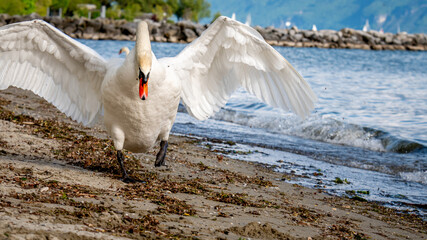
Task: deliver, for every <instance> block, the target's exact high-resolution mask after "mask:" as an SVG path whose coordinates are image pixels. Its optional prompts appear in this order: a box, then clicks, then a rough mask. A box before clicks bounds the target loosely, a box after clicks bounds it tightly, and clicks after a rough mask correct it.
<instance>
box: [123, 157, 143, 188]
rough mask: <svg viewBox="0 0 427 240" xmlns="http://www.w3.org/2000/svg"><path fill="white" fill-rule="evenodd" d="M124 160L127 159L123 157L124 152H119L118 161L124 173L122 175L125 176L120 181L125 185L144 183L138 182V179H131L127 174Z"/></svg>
mask: <svg viewBox="0 0 427 240" xmlns="http://www.w3.org/2000/svg"><path fill="white" fill-rule="evenodd" d="M124 159H125V157H124V156H123V153H122V151H121V150H117V161H119V165H120V170H121V171H122V175H123V177H122V179H120V180H122V181H123V182H125V183H136V182H142V181H140V180H137V179H134V178H131V177H129V175H128V174H127V172H126V169H125V165H124V162H123V161H124Z"/></svg>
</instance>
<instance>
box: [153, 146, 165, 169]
mask: <svg viewBox="0 0 427 240" xmlns="http://www.w3.org/2000/svg"><path fill="white" fill-rule="evenodd" d="M167 149H168V141H161V142H160V151H159V153H157V157H156V162H155V163H154V166H156V167H160V166H166V161H165V158H166V150H167Z"/></svg>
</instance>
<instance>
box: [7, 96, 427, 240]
mask: <svg viewBox="0 0 427 240" xmlns="http://www.w3.org/2000/svg"><path fill="white" fill-rule="evenodd" d="M0 100H1V101H0V104H1V105H0V107H1V111H0V116H1V119H0V129H1V131H0V140H1V141H0V143H1V144H0V153H1V154H0V166H1V168H0V189H1V191H0V195H1V197H0V235H2V236H6V237H7V238H8V237H10V238H13V237H16V238H19V237H21V238H29V237H33V238H34V237H36V238H37V237H38V238H41V237H45V238H49V239H50V238H54V237H57V238H63V237H64V236H66V237H67V238H68V239H81V238H85V239H113V238H114V239H117V238H123V239H129V238H131V239H152V238H157V239H167V238H180V239H194V238H200V239H239V237H242V238H251V239H309V238H311V239H337V238H340V239H389V238H394V239H407V238H409V239H423V238H426V237H427V231H426V229H427V228H426V226H427V223H426V222H425V221H423V220H422V219H420V218H419V217H417V216H414V215H411V214H404V213H399V212H398V211H397V210H394V209H390V208H387V207H383V206H380V205H378V204H376V203H372V202H364V201H360V200H357V199H349V198H343V197H336V196H331V195H329V194H326V193H324V192H323V191H321V190H316V189H309V188H305V187H301V186H300V185H297V184H290V183H286V182H285V181H283V180H282V179H284V178H287V177H291V176H288V175H286V174H283V173H278V172H274V171H272V170H270V169H268V168H265V167H263V166H262V165H260V164H256V163H251V162H244V161H241V160H233V159H229V158H227V157H225V156H223V155H218V154H216V153H214V152H212V151H210V150H208V149H205V148H203V147H201V146H200V145H199V141H197V140H195V139H191V138H187V137H182V136H171V139H170V145H169V149H168V155H167V161H168V163H169V166H168V167H162V168H154V166H153V163H154V159H155V154H156V151H155V150H154V151H151V152H150V153H147V154H132V153H129V152H127V153H126V160H125V161H126V166H127V168H128V169H129V172H130V173H131V174H132V175H133V176H134V177H136V178H138V179H140V180H142V181H143V183H138V184H124V183H123V182H121V181H120V174H119V168H118V165H117V163H116V159H115V154H114V153H115V152H114V149H113V148H112V147H111V142H110V141H109V140H107V139H105V138H106V137H107V135H106V133H105V131H104V130H103V127H102V126H101V125H97V126H95V127H94V128H85V127H83V126H81V125H78V124H76V123H75V122H74V121H72V120H70V119H69V118H67V117H66V116H65V115H63V114H61V113H59V112H58V111H57V110H56V109H55V108H54V107H53V106H52V105H50V104H48V103H47V102H46V101H44V100H42V99H41V98H39V97H37V96H35V95H34V94H32V93H30V92H28V91H23V90H19V89H16V88H10V89H8V90H5V91H1V92H0ZM21 114H23V115H21Z"/></svg>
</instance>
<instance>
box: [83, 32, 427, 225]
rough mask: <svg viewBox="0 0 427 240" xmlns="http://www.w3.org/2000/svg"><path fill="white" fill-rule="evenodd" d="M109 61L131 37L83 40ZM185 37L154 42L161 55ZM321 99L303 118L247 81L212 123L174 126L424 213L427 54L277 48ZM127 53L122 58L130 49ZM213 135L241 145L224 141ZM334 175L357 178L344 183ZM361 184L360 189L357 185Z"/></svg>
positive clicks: (316, 181)
mask: <svg viewBox="0 0 427 240" xmlns="http://www.w3.org/2000/svg"><path fill="white" fill-rule="evenodd" d="M79 41H80V42H82V43H84V44H86V45H88V46H89V47H91V48H93V49H95V50H96V51H97V52H98V53H99V54H100V55H102V56H103V57H105V58H106V59H109V58H111V57H119V56H118V55H117V54H118V51H119V49H120V48H121V47H122V46H127V47H129V48H132V47H133V45H134V43H133V42H129V41H92V40H79ZM185 46H186V45H185V44H172V43H153V45H152V49H153V52H154V53H155V54H156V56H157V58H161V57H170V56H175V55H177V54H178V53H179V52H180V51H181V50H182V49H183V48H184V47H185ZM275 49H276V50H277V51H279V52H280V53H281V54H282V55H283V56H284V57H285V58H286V59H287V60H288V61H289V62H290V63H291V64H292V65H293V66H294V67H295V68H296V69H297V70H298V71H299V72H300V73H301V75H302V76H303V77H304V78H305V79H306V80H307V81H308V82H309V84H310V85H311V87H312V88H313V90H314V92H315V93H316V94H317V96H318V97H319V101H318V102H317V104H316V109H315V110H314V111H313V114H312V115H311V116H310V117H308V118H307V119H305V120H301V119H299V118H298V117H296V116H295V115H294V114H292V113H289V112H284V111H281V110H278V109H274V108H271V107H269V106H267V105H265V104H263V103H261V102H259V101H258V100H257V99H256V98H255V97H253V96H251V95H249V94H247V93H246V92H244V91H243V90H242V89H240V90H239V91H237V92H236V93H235V94H233V96H232V97H231V99H230V100H229V102H228V103H227V105H226V106H225V107H224V108H223V109H221V110H220V111H219V112H218V113H217V114H215V115H214V116H213V117H211V118H210V119H208V120H206V121H197V120H195V119H193V118H191V117H190V116H189V115H188V114H186V113H185V110H184V108H183V107H181V108H180V111H179V112H178V115H177V119H176V122H175V125H174V127H173V129H172V132H173V133H174V134H178V135H179V134H181V135H191V136H194V137H198V138H200V139H202V140H203V144H204V146H205V147H207V148H210V149H218V150H219V151H220V152H221V153H222V154H225V155H228V156H230V157H233V158H238V159H243V160H247V161H257V162H262V163H266V164H271V165H274V166H275V168H276V170H277V171H281V172H286V173H290V174H293V175H295V176H296V177H295V178H292V179H290V180H286V181H288V182H292V183H298V184H301V185H304V186H308V187H313V188H321V189H326V190H327V191H328V192H330V193H333V194H338V195H347V196H350V197H351V196H352V195H353V193H352V191H355V192H356V194H358V195H359V196H361V197H363V198H366V199H369V200H372V201H379V202H383V203H386V204H388V205H391V206H393V207H397V208H402V209H407V208H408V204H410V205H411V206H413V205H417V206H418V207H417V208H415V209H414V208H410V207H409V208H410V209H412V210H411V211H414V212H416V213H418V214H421V215H422V216H424V217H425V216H426V205H427V67H426V66H427V53H426V52H406V51H365V50H345V49H316V48H284V47H276V48H275ZM122 57H123V56H122ZM212 139H217V140H223V141H224V142H227V141H233V142H235V143H237V144H235V145H232V144H226V143H217V142H218V141H214V142H215V143H212V141H209V140H212ZM336 178H340V179H347V181H348V182H349V184H338V183H336ZM357 191H360V192H359V193H357ZM366 191H369V194H365V193H366Z"/></svg>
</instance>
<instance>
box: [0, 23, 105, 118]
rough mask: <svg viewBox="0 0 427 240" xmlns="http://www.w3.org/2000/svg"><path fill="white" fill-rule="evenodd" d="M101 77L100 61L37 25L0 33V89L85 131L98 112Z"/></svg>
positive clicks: (54, 31)
mask: <svg viewBox="0 0 427 240" xmlns="http://www.w3.org/2000/svg"><path fill="white" fill-rule="evenodd" d="M105 74H106V61H105V60H104V59H103V58H102V57H101V56H99V55H98V54H97V53H96V52H95V51H93V50H92V49H90V48H89V47H87V46H85V45H83V44H81V43H79V42H77V41H75V40H73V39H72V38H70V37H69V36H67V35H66V34H64V33H62V32H61V31H59V30H58V29H56V28H54V27H53V26H52V25H50V24H48V23H46V22H44V21H42V20H33V21H28V22H20V23H15V24H10V25H6V26H4V27H1V28H0V89H6V88H8V87H9V86H15V87H19V88H22V89H26V90H30V91H32V92H34V93H36V94H37V95H39V96H41V97H43V98H44V99H46V100H47V101H49V102H50V103H52V104H53V105H54V106H55V107H57V108H58V109H59V110H60V111H61V112H63V113H65V114H66V115H67V116H69V117H71V118H72V119H74V120H76V121H78V122H80V123H83V124H85V125H90V124H91V123H94V122H95V121H96V119H97V116H98V115H99V114H100V113H101V111H102V99H101V85H102V81H103V79H104V76H105Z"/></svg>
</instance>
